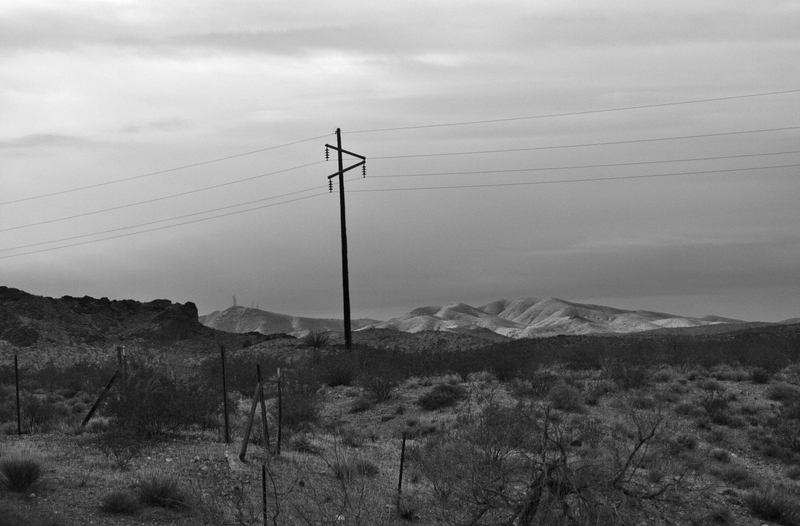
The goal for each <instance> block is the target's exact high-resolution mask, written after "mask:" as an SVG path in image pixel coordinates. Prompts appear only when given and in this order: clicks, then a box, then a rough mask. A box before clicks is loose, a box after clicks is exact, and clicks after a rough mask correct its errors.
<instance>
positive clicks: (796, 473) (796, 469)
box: [786, 466, 800, 480]
mask: <svg viewBox="0 0 800 526" xmlns="http://www.w3.org/2000/svg"><path fill="white" fill-rule="evenodd" d="M786 476H787V477H788V478H790V479H792V480H800V466H789V468H788V469H787V470H786Z"/></svg>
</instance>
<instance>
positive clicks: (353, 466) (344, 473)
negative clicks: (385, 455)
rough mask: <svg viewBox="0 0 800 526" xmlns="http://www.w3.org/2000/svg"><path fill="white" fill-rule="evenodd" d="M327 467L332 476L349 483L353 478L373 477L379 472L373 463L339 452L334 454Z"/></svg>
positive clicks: (360, 457) (359, 456)
mask: <svg viewBox="0 0 800 526" xmlns="http://www.w3.org/2000/svg"><path fill="white" fill-rule="evenodd" d="M328 467H329V468H330V470H331V471H332V472H333V475H334V476H335V477H336V478H337V479H339V480H343V481H347V482H349V481H351V480H353V479H354V478H355V477H374V476H376V475H377V474H378V473H380V470H379V469H378V466H377V464H375V463H374V462H373V461H371V460H369V459H367V458H364V457H363V456H361V455H358V456H351V455H347V454H343V453H341V452H339V453H337V454H336V458H335V459H334V460H333V461H332V462H329V463H328Z"/></svg>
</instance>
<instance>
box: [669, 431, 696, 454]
mask: <svg viewBox="0 0 800 526" xmlns="http://www.w3.org/2000/svg"><path fill="white" fill-rule="evenodd" d="M669 447H670V450H671V451H672V452H674V453H678V452H680V451H691V450H693V449H696V448H697V437H695V436H694V435H691V434H689V433H680V434H679V435H676V436H675V437H673V438H672V439H671V440H670V442H669Z"/></svg>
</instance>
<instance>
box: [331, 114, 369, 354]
mask: <svg viewBox="0 0 800 526" xmlns="http://www.w3.org/2000/svg"><path fill="white" fill-rule="evenodd" d="M328 148H333V149H334V150H336V152H337V154H338V156H337V157H338V159H339V171H338V172H336V173H335V174H331V175H329V176H328V185H329V189H330V191H331V192H332V191H333V181H332V179H333V178H334V177H338V178H339V216H340V223H341V226H342V288H343V289H344V290H343V295H344V345H345V347H346V348H347V350H348V351H349V350H351V349H352V348H353V334H352V329H351V326H350V276H349V271H348V268H347V224H346V221H345V212H344V174H345V172H349V171H350V170H352V169H353V168H358V167H359V166H365V165H366V162H367V158H366V157H364V156H363V155H358V154H357V153H353V152H348V151H347V150H343V149H342V130H340V129H339V128H336V146H331V145H330V144H326V145H325V158H326V159H327V158H328ZM343 153H346V154H348V155H352V156H353V157H358V158H359V159H361V161H360V162H358V163H356V164H354V165H353V166H349V167H347V168H345V167H344V161H343V160H342V154H343ZM365 170H366V168H365ZM364 174H365V175H366V171H365V172H364Z"/></svg>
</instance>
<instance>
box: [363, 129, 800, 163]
mask: <svg viewBox="0 0 800 526" xmlns="http://www.w3.org/2000/svg"><path fill="white" fill-rule="evenodd" d="M797 129H800V126H785V127H782V128H765V129H761V130H742V131H734V132H719V133H703V134H695V135H677V136H673V137H657V138H651V139H628V140H624V141H605V142H592V143H583V144H561V145H555V146H531V147H529V148H505V149H499V150H473V151H469V152H444V153H420V154H409V155H385V156H382V157H381V156H375V157H370V160H375V159H410V158H419V157H446V156H455V155H478V154H485V153H510V152H529V151H538V150H557V149H563V148H584V147H589V146H611V145H616V144H635V143H644V142H659V141H674V140H679V139H702V138H706V137H725V136H730V135H744V134H749V133H766V132H775V131H787V130H797Z"/></svg>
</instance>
